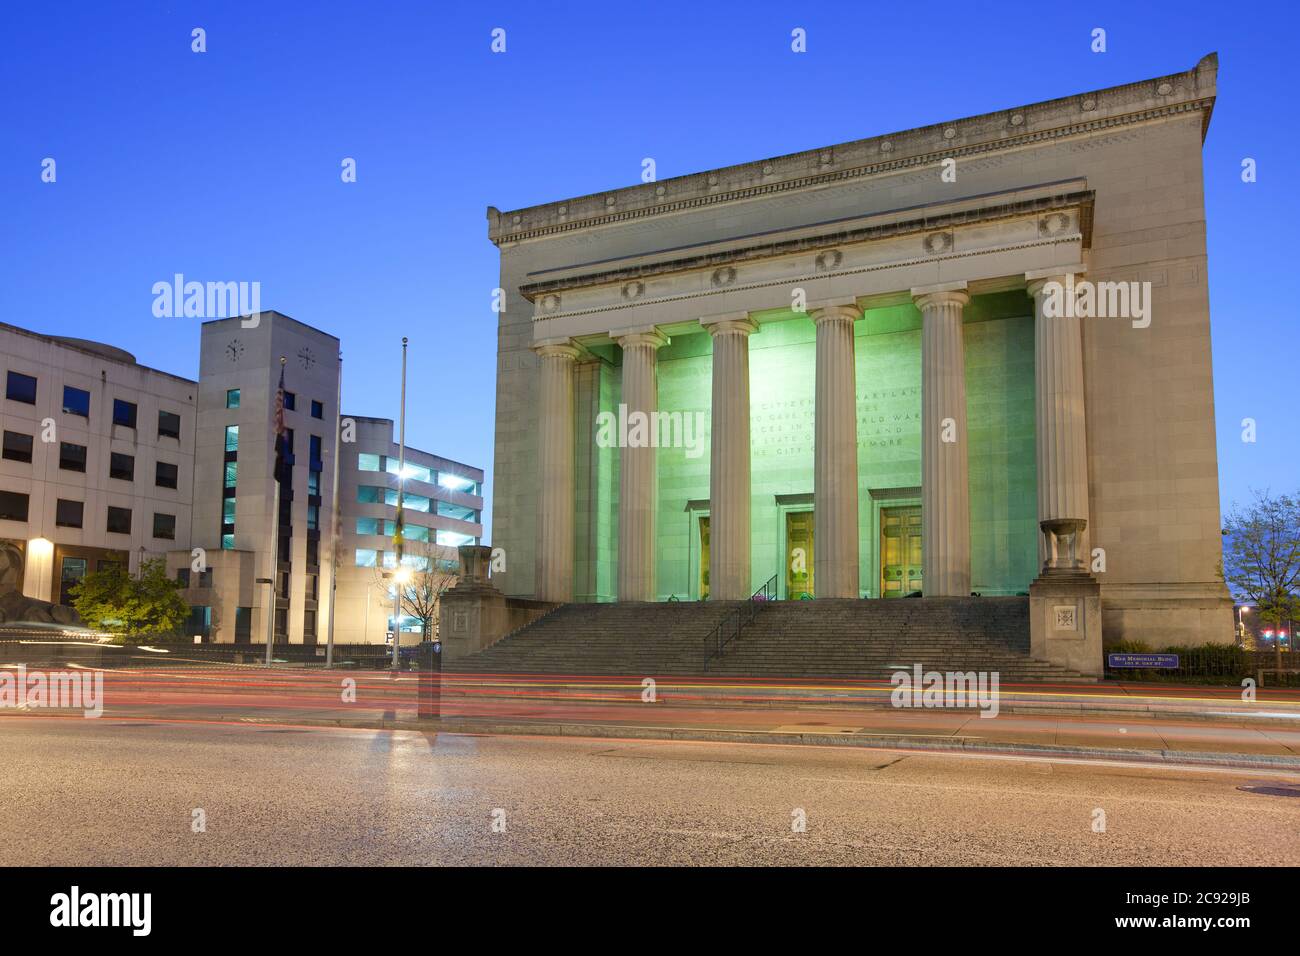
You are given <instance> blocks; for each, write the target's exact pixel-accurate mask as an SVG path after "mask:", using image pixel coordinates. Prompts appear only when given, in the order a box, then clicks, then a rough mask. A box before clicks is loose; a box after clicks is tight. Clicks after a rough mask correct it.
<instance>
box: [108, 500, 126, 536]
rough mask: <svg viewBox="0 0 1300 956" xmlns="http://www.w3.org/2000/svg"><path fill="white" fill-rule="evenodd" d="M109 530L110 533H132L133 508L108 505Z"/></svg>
mask: <svg viewBox="0 0 1300 956" xmlns="http://www.w3.org/2000/svg"><path fill="white" fill-rule="evenodd" d="M107 528H108V531H109V533H110V534H130V533H131V509H130V508H114V507H113V506H112V505H109V506H108V525H107Z"/></svg>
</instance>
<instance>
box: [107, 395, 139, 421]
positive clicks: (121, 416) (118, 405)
mask: <svg viewBox="0 0 1300 956" xmlns="http://www.w3.org/2000/svg"><path fill="white" fill-rule="evenodd" d="M138 411H139V409H137V408H136V405H135V402H128V401H124V400H123V399H120V398H115V399H113V424H114V425H121V426H123V427H124V428H135V417H136V413H137V412H138Z"/></svg>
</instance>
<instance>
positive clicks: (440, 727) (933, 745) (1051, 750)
mask: <svg viewBox="0 0 1300 956" xmlns="http://www.w3.org/2000/svg"><path fill="white" fill-rule="evenodd" d="M241 722H244V723H262V722H263V721H260V720H245V721H241ZM285 722H287V721H285ZM292 722H293V723H295V724H300V725H302V726H320V727H339V728H346V729H355V730H409V731H425V732H434V733H445V734H466V735H473V734H479V735H486V736H497V735H499V736H507V737H541V736H548V737H595V738H620V737H621V738H633V739H637V740H670V741H671V740H694V741H705V742H709V743H756V744H789V745H812V746H818V747H859V748H862V749H866V750H913V751H922V752H934V753H969V754H990V755H999V756H1016V757H1025V756H1035V757H1074V758H1082V759H1093V760H1098V759H1101V760H1121V761H1126V762H1132V763H1165V764H1196V765H1198V766H1216V767H1231V768H1238V769H1246V770H1294V771H1300V757H1288V756H1282V755H1275V754H1243V753H1228V752H1222V753H1220V752H1215V751H1198V750H1135V749H1124V748H1108V747H1067V746H1062V745H1059V744H1032V743H1024V744H1012V743H989V742H983V741H975V740H970V739H968V738H963V737H947V738H942V739H935V738H927V739H924V740H922V739H918V738H916V737H907V736H901V735H891V734H872V735H865V734H864V735H857V734H791V733H776V732H774V731H753V730H696V729H689V728H675V727H645V726H631V725H629V726H616V725H605V724H573V723H525V722H514V723H510V722H502V721H475V720H472V719H463V718H462V719H448V720H442V719H432V718H431V719H424V720H364V719H358V720H351V719H348V718H339V719H337V720H328V719H321V720H313V719H305V720H295V721H292ZM265 723H276V721H272V720H266V721H265Z"/></svg>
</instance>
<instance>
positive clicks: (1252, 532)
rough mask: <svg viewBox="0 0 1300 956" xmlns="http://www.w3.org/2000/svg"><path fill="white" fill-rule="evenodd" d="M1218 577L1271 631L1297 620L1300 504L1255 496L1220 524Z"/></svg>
mask: <svg viewBox="0 0 1300 956" xmlns="http://www.w3.org/2000/svg"><path fill="white" fill-rule="evenodd" d="M1223 535H1224V540H1223V578H1224V580H1225V581H1226V582H1227V584H1228V587H1229V588H1231V589H1232V593H1233V596H1234V597H1236V598H1237V599H1238V600H1243V601H1246V602H1248V603H1250V604H1254V605H1255V608H1256V613H1257V614H1258V615H1259V619H1260V621H1262V622H1264V623H1266V624H1272V625H1274V626H1275V627H1276V626H1279V625H1281V624H1282V623H1284V622H1286V621H1290V620H1293V619H1295V618H1297V617H1300V594H1297V585H1298V584H1300V499H1297V498H1294V497H1292V496H1290V495H1279V496H1277V497H1273V496H1272V495H1270V494H1269V493H1268V492H1267V491H1265V492H1262V493H1261V492H1256V493H1255V501H1254V502H1252V503H1251V504H1250V505H1249V507H1247V508H1245V509H1239V508H1234V509H1233V510H1232V512H1231V513H1229V514H1228V515H1227V517H1226V518H1225V519H1224V526H1223Z"/></svg>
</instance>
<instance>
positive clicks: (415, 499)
mask: <svg viewBox="0 0 1300 956" xmlns="http://www.w3.org/2000/svg"><path fill="white" fill-rule="evenodd" d="M386 503H387V504H390V505H394V506H396V504H397V491H396V490H395V489H393V488H389V489H388V494H387V495H386ZM431 504H432V502H431V501H430V500H429V499H428V498H426V497H424V495H402V508H403V509H405V510H406V511H425V512H427V511H428V510H429V506H430V505H431Z"/></svg>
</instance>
